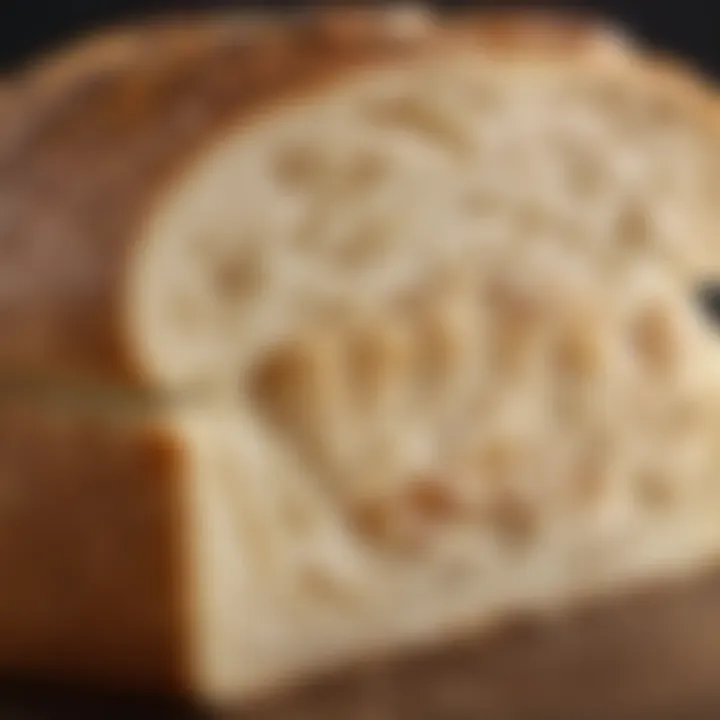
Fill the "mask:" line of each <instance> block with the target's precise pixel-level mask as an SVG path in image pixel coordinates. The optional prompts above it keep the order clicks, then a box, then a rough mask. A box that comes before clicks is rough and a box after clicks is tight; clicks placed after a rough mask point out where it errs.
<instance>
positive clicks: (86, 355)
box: [0, 11, 605, 384]
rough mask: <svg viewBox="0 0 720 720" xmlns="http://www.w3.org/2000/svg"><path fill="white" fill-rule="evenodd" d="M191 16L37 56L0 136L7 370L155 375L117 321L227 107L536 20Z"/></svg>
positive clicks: (231, 113)
mask: <svg viewBox="0 0 720 720" xmlns="http://www.w3.org/2000/svg"><path fill="white" fill-rule="evenodd" d="M196 22H197V21H191V22H190V24H188V25H186V26H183V25H182V23H175V24H173V26H172V27H171V28H170V27H165V28H163V26H162V25H158V26H152V27H147V28H145V29H144V30H142V29H139V30H138V31H137V32H138V33H139V35H138V36H137V37H136V36H135V35H133V33H132V32H125V33H120V34H119V35H117V36H115V37H114V38H111V37H108V38H107V39H106V40H103V41H95V42H92V43H91V44H90V45H89V46H86V47H84V48H83V47H81V48H79V49H77V50H73V51H71V52H68V53H63V54H62V55H61V56H59V58H58V59H57V60H56V61H52V60H49V61H47V62H45V63H43V64H41V65H39V66H38V67H37V69H36V70H33V69H30V70H29V71H28V73H29V74H28V75H27V77H28V86H27V87H28V88H29V87H34V88H35V91H34V92H30V91H27V93H26V94H27V95H28V97H30V98H31V99H30V101H28V102H27V103H25V106H24V110H23V113H22V118H21V122H20V124H19V125H20V127H21V130H22V132H21V133H20V135H19V137H14V138H13V141H12V142H11V143H6V144H5V145H3V143H2V142H0V198H1V199H2V205H3V208H2V213H0V259H1V261H2V266H3V283H2V292H0V368H1V369H2V371H3V372H7V371H8V370H15V371H16V370H18V369H21V370H22V371H23V372H24V373H39V374H48V373H54V374H58V373H60V374H66V375H73V374H75V375H92V376H96V377H104V378H106V379H107V378H113V379H115V380H121V381H126V380H129V381H131V382H134V383H140V384H143V383H145V382H147V381H148V378H146V377H144V376H143V368H141V367H138V366H137V365H136V361H135V358H134V357H133V356H132V352H131V348H129V347H128V342H127V338H126V337H125V328H124V327H123V321H122V311H121V309H122V305H123V282H124V279H125V272H126V268H127V261H128V258H129V255H130V250H131V247H132V243H133V241H134V239H135V237H136V234H137V230H138V226H139V224H140V223H141V222H142V219H143V217H144V216H145V215H146V214H147V213H148V212H150V208H151V207H152V203H153V199H154V197H155V195H156V194H157V192H159V191H160V190H161V189H162V187H163V185H164V183H165V182H166V181H167V180H168V178H173V177H175V176H176V175H177V173H178V172H179V171H180V170H181V169H182V168H183V167H184V166H185V165H186V164H187V162H188V161H189V159H190V158H191V157H193V155H194V154H195V153H196V152H197V151H198V150H199V148H200V147H202V146H203V144H204V143H207V142H209V141H210V140H211V139H212V138H213V137H214V136H215V135H216V134H217V133H219V132H220V130H221V128H222V127H224V126H226V125H227V124H228V122H229V121H230V119H232V120H235V121H236V120H238V119H239V118H240V117H242V116H249V115H250V114H252V113H254V112H257V111H258V110H259V109H260V108H262V107H264V106H267V105H268V104H270V103H280V102H282V100H283V98H288V97H292V95H293V94H296V93H298V94H300V93H306V92H308V90H309V89H311V88H312V87H313V86H315V85H317V84H318V83H320V82H322V81H324V80H328V81H329V80H331V79H333V78H341V77H343V75H345V74H347V73H348V72H349V71H351V70H352V69H354V68H358V67H366V66H371V65H372V64H373V63H384V62H392V61H396V60H398V59H401V58H406V57H412V56H413V54H415V53H430V52H432V51H433V48H442V47H447V45H448V43H449V42H450V41H452V44H456V43H457V41H459V40H460V39H461V38H462V40H463V41H467V42H471V43H473V44H475V45H478V44H482V43H487V44H488V48H491V47H492V48H494V49H495V51H501V52H512V51H515V50H516V49H517V50H519V49H520V48H527V47H528V38H529V37H531V36H532V33H530V32H529V28H531V27H532V23H531V22H529V21H523V23H522V28H521V31H520V30H519V31H517V32H510V30H511V29H512V28H515V27H520V26H519V25H516V24H515V22H516V21H514V20H513V21H510V20H508V19H504V20H501V19H499V18H498V17H495V19H485V18H484V17H483V16H482V15H480V16H478V17H477V18H474V19H473V20H472V22H470V21H468V20H463V21H462V22H461V21H456V22H448V23H447V24H446V25H443V26H442V27H441V25H440V24H439V22H438V21H437V20H435V19H432V18H426V17H425V16H424V15H417V14H414V13H410V14H402V13H400V14H398V12H397V11H393V12H389V13H388V12H385V11H372V12H368V11H362V12H350V11H347V12H345V13H339V14H329V15H321V16H320V17H319V18H314V17H313V18H310V19H307V18H306V19H303V20H302V21H298V22H296V23H293V24H288V25H286V26H281V25H280V24H272V23H270V24H269V25H268V27H267V30H266V31H263V32H260V33H259V34H258V33H257V32H255V31H254V30H252V28H253V27H254V26H252V25H250V26H248V24H247V23H245V22H228V23H223V22H220V20H218V21H217V24H216V25H213V24H212V23H209V24H208V25H206V26H204V29H203V30H202V31H201V30H200V29H198V26H197V25H196ZM553 22H554V21H549V20H545V21H544V24H543V25H542V26H540V25H538V27H542V31H541V32H538V33H537V35H535V36H534V37H536V38H543V40H542V42H537V43H535V44H534V48H535V49H534V50H533V52H535V53H548V54H556V53H557V52H560V53H561V54H562V53H570V54H572V56H575V55H580V54H582V53H583V52H584V51H585V50H588V51H590V54H592V53H593V52H594V49H595V48H596V47H597V39H598V34H597V33H596V32H595V31H593V30H592V29H590V28H584V26H581V25H577V24H572V23H564V24H563V23H561V22H560V21H556V22H555V24H553ZM483 23H487V24H486V25H483ZM249 27H250V28H251V30H249ZM483 28H484V29H483ZM548 28H550V29H552V32H550V31H549V30H548ZM602 35H603V37H604V36H605V33H604V31H603V34H602ZM54 63H57V64H54ZM86 67H87V68H92V69H87V70H86V69H85V68H86ZM33 78H34V79H33ZM2 147H6V148H7V150H6V151H5V152H3V151H2Z"/></svg>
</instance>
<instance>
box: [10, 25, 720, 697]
mask: <svg viewBox="0 0 720 720" xmlns="http://www.w3.org/2000/svg"><path fill="white" fill-rule="evenodd" d="M197 22H198V21H188V23H187V24H183V23H180V24H176V25H174V26H172V27H166V28H163V27H158V28H155V29H145V30H143V31H140V30H139V31H138V34H137V35H135V34H133V33H132V32H130V33H128V34H127V35H124V34H123V35H117V36H115V37H114V39H108V41H107V42H106V43H102V42H101V43H98V44H95V45H90V46H86V47H85V48H84V49H82V48H81V49H80V50H77V51H74V52H71V53H69V54H66V55H63V56H62V58H57V59H56V60H54V61H49V62H47V63H45V64H42V65H40V66H37V67H36V68H31V69H29V70H28V71H26V74H25V75H24V76H23V78H24V79H23V82H25V87H26V88H27V96H26V97H27V103H26V104H25V105H24V106H23V110H22V113H23V122H22V123H21V124H20V126H21V128H22V132H21V133H20V134H19V135H18V136H17V137H16V139H15V141H14V142H13V143H12V147H8V149H7V151H5V152H4V153H2V154H0V159H1V162H0V258H2V263H1V266H0V378H4V380H2V382H3V395H2V397H3V398H4V399H3V401H2V402H1V403H0V588H2V592H0V670H6V671H7V672H10V673H18V674H21V675H29V676H44V677H50V678H58V677H59V678H63V679H68V680H73V681H83V680H92V681H94V682H96V683H99V684H108V683H109V684H114V685H117V686H120V687H129V688H150V689H159V690H171V691H176V692H182V693H187V694H191V695H195V696H198V697H202V698H207V699H210V700H212V701H215V702H220V703H224V702H229V701H241V702H242V701H249V700H251V699H255V698H257V697H260V696H262V695H264V694H273V693H274V692H276V691H277V689H278V688H279V687H281V686H282V685H284V684H285V683H288V682H295V681H304V680H306V679H308V678H312V677H315V676H317V675H318V674H320V673H322V672H323V671H324V670H326V669H328V668H330V667H332V666H335V665H336V664H338V663H340V664H342V663H351V662H353V661H357V660H358V659H365V658H369V659H372V658H377V657H381V656H384V655H385V654H387V653H388V652H390V653H406V652H413V651H418V648H420V647H422V646H425V645H429V646H433V647H437V646H439V645H440V644H442V643H443V642H446V641H448V640H449V639H452V638H456V637H458V636H463V635H464V634H469V633H478V632H479V633H484V632H488V631H489V630H490V629H492V628H495V627H498V626H499V625H502V623H503V622H505V621H507V620H508V619H510V618H512V617H514V615H515V614H516V613H519V612H526V611H530V612H532V613H536V614H542V613H544V612H546V611H553V612H555V611H563V610H565V609H567V608H572V607H576V606H578V605H579V604H582V603H583V602H585V601H586V600H588V599H591V598H595V597H598V596H603V595H610V596H612V595H614V594H616V593H620V592H622V591H624V590H626V589H633V588H640V587H644V586H645V585H646V584H647V583H652V582H655V581H667V580H670V581H677V582H681V581H684V580H685V579H686V578H687V577H690V576H692V575H693V574H695V573H699V572H701V571H703V570H705V569H708V568H711V567H713V564H714V563H715V562H716V561H717V559H718V554H719V553H720V523H719V522H718V520H719V519H720V483H719V482H718V470H720V455H718V453H719V452H720V443H718V437H717V433H718V427H720V425H719V424H718V420H720V417H719V415H720V344H718V337H717V334H716V328H715V327H714V325H713V318H712V316H711V314H710V313H708V312H706V308H705V307H704V306H703V303H702V302H700V300H699V295H700V290H701V289H702V288H704V287H705V286H706V284H707V283H708V282H711V281H712V280H713V278H714V273H716V272H720V253H719V249H720V246H718V243H717V242H716V238H715V236H714V234H715V232H716V227H717V224H718V214H719V213H720V203H719V202H718V200H719V199H720V198H719V197H718V190H720V185H719V184H718V170H719V168H720V165H719V164H718V161H719V160H720V157H719V155H718V148H719V146H718V142H719V136H718V128H717V117H716V115H717V103H716V100H715V96H714V92H713V90H712V89H711V88H709V87H706V86H705V85H704V84H703V82H702V81H701V80H700V79H699V78H698V77H696V76H695V75H694V74H693V73H691V72H687V71H684V70H680V69H677V68H675V67H674V66H671V65H669V64H667V63H665V62H661V61H660V60H658V59H656V58H652V57H650V56H649V55H648V54H646V53H645V52H644V51H642V52H641V51H640V50H638V49H636V48H634V47H632V44H625V45H617V44H616V43H615V42H614V41H613V38H614V36H613V35H612V34H611V33H610V34H608V33H607V32H605V31H603V32H600V31H599V30H595V29H594V28H593V27H591V26H584V25H582V24H580V25H576V24H563V23H560V21H558V20H556V21H547V22H546V24H544V25H543V24H540V23H539V21H538V20H532V21H531V20H528V19H523V18H504V19H499V18H491V17H486V18H483V17H482V16H480V17H477V18H473V19H464V20H462V21H461V20H446V21H441V20H440V19H438V18H434V17H432V16H429V15H427V14H425V13H417V12H405V11H403V12H393V11H382V12H381V11H377V12H372V13H349V12H348V13H341V14H340V15H337V16H330V17H328V18H325V17H319V18H317V19H315V20H313V21H312V22H309V21H306V20H296V21H294V22H286V23H279V22H278V23H272V22H269V23H264V24H262V25H261V26H260V27H256V26H255V25H248V24H247V23H246V22H240V23H234V22H232V21H230V20H228V21H225V22H220V23H211V24H210V25H201V24H196V23H197ZM93 58H98V60H97V62H93ZM0 127H1V125H0Z"/></svg>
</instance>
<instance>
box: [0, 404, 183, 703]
mask: <svg viewBox="0 0 720 720" xmlns="http://www.w3.org/2000/svg"><path fill="white" fill-rule="evenodd" d="M178 455H179V450H178V448H176V447H175V446H174V445H173V440H172V438H171V437H168V436H166V435H165V434H164V433H163V431H162V430H159V429H151V428H147V427H144V426H143V425H141V424H137V425H132V426H131V425H122V424H121V423H120V422H119V421H117V422H109V421H105V422H102V421H99V419H98V418H96V417H93V416H92V415H91V414H89V413H83V412H76V413H74V414H70V413H65V412H61V411H59V410H48V409H45V410H43V411H40V410H37V409H34V408H32V407H29V406H28V404H26V403H23V404H19V403H18V404H13V405H12V406H11V405H10V403H9V401H8V400H7V399H5V400H4V402H3V405H2V406H0V497H1V501H0V638H2V641H1V642H0V673H3V674H4V675H5V674H7V673H8V672H10V673H13V674H17V675H19V676H20V677H25V676H27V677H31V678H34V679H42V678H48V679H51V680H58V679H62V678H70V679H76V678H78V677H80V678H86V679H88V680H91V681H95V682H99V683H100V684H108V685H110V686H113V685H118V686H123V687H125V686H134V687H138V688H143V687H146V688H153V689H157V688H158V687H160V688H167V689H185V687H186V682H187V678H186V677H185V674H184V673H185V669H186V668H185V665H184V662H185V659H186V657H187V653H188V651H187V648H186V647H185V646H184V645H183V642H184V640H185V635H184V633H185V631H186V628H187V618H186V617H185V616H184V614H183V613H184V608H183V606H182V603H183V602H184V601H186V600H187V598H186V597H185V595H184V589H185V586H186V585H187V580H186V579H185V578H183V577H182V576H181V558H180V553H181V545H180V542H179V539H180V538H182V537H183V528H182V527H181V526H180V522H181V520H180V518H181V508H180V507H179V503H180V488H179V486H180V471H179V468H178V462H177V461H178Z"/></svg>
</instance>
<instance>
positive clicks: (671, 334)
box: [630, 304, 681, 371]
mask: <svg viewBox="0 0 720 720" xmlns="http://www.w3.org/2000/svg"><path fill="white" fill-rule="evenodd" d="M630 333H631V337H630V339H631V344H632V349H633V351H634V353H635V356H636V358H637V359H639V360H640V361H641V362H643V363H644V364H645V366H646V367H648V368H650V369H652V370H656V371H668V370H671V369H673V367H674V366H675V364H676V362H677V360H678V355H679V352H680V349H681V348H680V342H681V341H680V338H679V337H678V333H677V328H676V326H675V321H674V318H673V316H672V314H671V312H670V310H669V309H668V308H666V307H665V306H663V305H661V304H653V305H650V306H648V307H646V308H644V309H643V310H642V311H641V312H640V313H639V314H638V315H637V316H636V318H635V320H634V322H633V324H632V326H631V329H630Z"/></svg>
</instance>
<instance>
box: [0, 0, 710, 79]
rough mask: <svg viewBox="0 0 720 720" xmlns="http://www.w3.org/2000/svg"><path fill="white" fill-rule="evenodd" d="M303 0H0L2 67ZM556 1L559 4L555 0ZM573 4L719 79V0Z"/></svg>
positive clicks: (457, 4)
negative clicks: (166, 22) (116, 34)
mask: <svg viewBox="0 0 720 720" xmlns="http://www.w3.org/2000/svg"><path fill="white" fill-rule="evenodd" d="M302 4H303V3H284V4H283V3H278V2H272V1H270V2H268V1H266V2H254V3H247V2H245V3H244V2H239V1H236V2H232V1H231V0H224V1H222V0H221V1H217V0H46V1H45V2H40V1H38V0H0V71H3V70H9V69H11V68H12V67H14V66H16V65H17V64H18V63H22V62H23V61H24V60H26V59H27V58H29V57H32V56H33V54H34V53H37V52H38V51H41V50H43V49H45V48H48V47H53V46H55V45H57V44H58V43H61V42H63V41H64V40H65V39H67V38H70V37H72V36H73V35H75V34H77V33H79V32H83V31H85V30H86V29H88V28H92V27H96V26H102V25H107V24H111V23H112V22H114V21H117V20H120V19H127V18H132V17H138V16H140V17H141V16H143V15H148V14H157V13H158V12H162V11H163V10H165V9H179V10H188V9H203V8H213V7H254V8H273V7H278V6H285V7H289V6H294V7H297V6H300V5H302ZM432 4H433V5H436V6H442V5H447V6H453V7H463V6H464V7H468V6H473V5H493V6H498V5H504V6H507V5H508V4H510V5H511V6H513V7H515V6H516V5H517V3H507V2H506V3H498V2H495V3H471V2H464V3H463V2H455V3H447V2H446V3H442V2H435V3H432ZM527 4H529V3H525V5H527ZM532 4H533V5H542V6H546V5H547V4H546V3H532ZM568 5H569V4H566V6H568ZM553 6H554V7H558V6H559V5H558V3H554V4H553V5H551V7H553ZM572 6H573V7H575V8H577V7H583V8H591V9H592V10H594V11H598V12H599V13H601V14H602V15H605V16H608V17H610V18H611V19H615V20H618V21H620V22H621V23H623V24H625V25H626V26H627V27H628V28H629V29H630V30H632V31H634V32H635V33H636V34H637V35H639V36H640V37H642V38H643V39H644V40H647V41H649V42H650V43H652V44H653V45H657V46H659V47H662V48H663V49H665V50H670V51H674V52H676V53H680V54H681V55H683V56H684V57H686V58H687V59H690V60H694V61H695V62H696V63H697V64H699V65H701V66H702V67H704V68H705V70H706V71H708V72H710V73H712V74H713V75H715V76H717V77H718V78H720V12H718V10H720V3H718V2H717V0H705V2H701V1H700V0H697V1H696V2H691V1H688V0H685V1H684V0H625V1H624V2H622V1H619V2H595V3H573V4H572ZM713 9H715V11H716V12H715V13H713Z"/></svg>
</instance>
